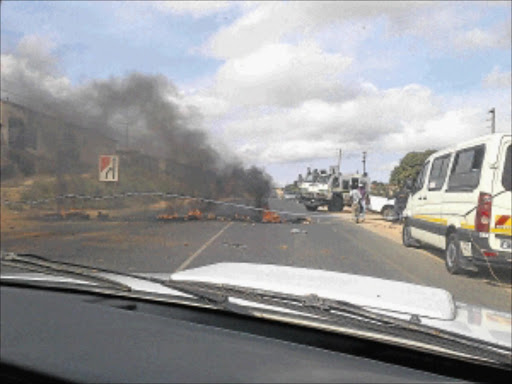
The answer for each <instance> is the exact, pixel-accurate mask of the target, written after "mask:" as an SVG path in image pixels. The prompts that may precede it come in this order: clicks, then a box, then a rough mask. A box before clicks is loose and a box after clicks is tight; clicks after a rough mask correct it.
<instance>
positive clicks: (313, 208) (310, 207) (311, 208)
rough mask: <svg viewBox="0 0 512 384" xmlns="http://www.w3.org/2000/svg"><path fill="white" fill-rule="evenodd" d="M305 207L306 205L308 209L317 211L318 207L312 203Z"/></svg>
mask: <svg viewBox="0 0 512 384" xmlns="http://www.w3.org/2000/svg"><path fill="white" fill-rule="evenodd" d="M305 207H306V209H307V210H308V211H310V212H315V211H316V209H317V207H315V206H312V205H306V206H305Z"/></svg>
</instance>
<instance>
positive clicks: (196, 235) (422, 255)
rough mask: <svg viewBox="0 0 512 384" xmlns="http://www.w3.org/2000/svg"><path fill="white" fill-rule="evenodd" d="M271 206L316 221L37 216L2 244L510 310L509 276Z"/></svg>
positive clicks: (86, 260) (134, 265)
mask: <svg viewBox="0 0 512 384" xmlns="http://www.w3.org/2000/svg"><path fill="white" fill-rule="evenodd" d="M271 208H273V209H276V210H280V211H288V212H293V213H296V214H300V213H303V214H304V216H307V217H311V218H312V222H311V223H310V224H293V223H284V224H268V223H248V222H239V221H185V222H161V221H156V220H154V219H153V220H146V221H144V220H136V221H98V220H90V221H69V222H62V221H55V222H40V224H39V225H38V226H33V227H31V228H30V230H29V231H27V229H24V232H23V233H17V232H16V231H13V232H10V233H9V235H4V234H2V249H3V250H9V251H14V252H19V253H21V252H31V253H36V254H39V255H43V256H47V257H51V258H54V259H58V260H66V261H71V262H75V263H82V264H87V265H94V266H101V267H103V268H109V269H115V270H122V271H127V272H169V274H171V273H172V272H175V271H177V270H183V269H187V268H194V267H199V266H203V265H207V264H211V263H218V262H246V263H266V264H278V265H287V266H297V267H304V268H315V269H323V270H329V271H340V272H346V273H354V274H360V275H367V276H374V277H380V278H385V279H392V280H400V281H405V282H410V283H416V284H421V285H426V286H433V287H439V288H444V289H447V290H448V291H450V292H451V293H452V294H453V296H454V297H455V299H456V300H459V301H463V302H467V303H471V304H476V305H483V306H486V307H489V308H493V309H498V310H502V311H507V312H511V289H510V277H509V278H508V281H507V278H506V277H507V276H505V285H500V284H496V283H495V281H494V280H493V277H492V276H491V275H490V274H489V273H486V272H485V271H484V272H482V273H479V274H476V275H474V274H473V275H462V276H452V275H450V274H449V273H448V272H447V271H446V268H445V266H444V261H443V260H442V258H441V257H440V254H439V253H438V252H437V253H436V252H425V251H418V250H414V249H409V248H405V247H403V246H402V245H401V244H398V243H396V242H395V241H392V240H389V239H388V238H385V237H382V236H380V235H378V234H376V233H373V232H370V231H368V230H366V229H364V228H362V227H361V226H358V225H356V224H354V223H352V222H351V221H350V220H349V219H348V217H347V216H348V215H340V214H329V213H327V212H317V213H311V212H306V211H305V210H304V208H303V207H302V206H301V205H299V204H298V203H297V202H295V201H293V200H278V199H273V200H271ZM507 275H508V274H507ZM500 276H501V277H502V278H503V274H501V275H500ZM404 294H407V292H404Z"/></svg>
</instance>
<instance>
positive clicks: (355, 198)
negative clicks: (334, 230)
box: [350, 188, 362, 223]
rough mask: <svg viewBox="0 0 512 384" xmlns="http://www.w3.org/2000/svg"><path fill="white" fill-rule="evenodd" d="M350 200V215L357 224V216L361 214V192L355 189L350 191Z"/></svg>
mask: <svg viewBox="0 0 512 384" xmlns="http://www.w3.org/2000/svg"><path fill="white" fill-rule="evenodd" d="M350 199H351V200H352V214H353V216H354V220H355V222H356V223H358V222H359V216H360V214H361V200H362V196H361V192H360V191H359V189H357V188H353V189H352V190H351V191H350Z"/></svg>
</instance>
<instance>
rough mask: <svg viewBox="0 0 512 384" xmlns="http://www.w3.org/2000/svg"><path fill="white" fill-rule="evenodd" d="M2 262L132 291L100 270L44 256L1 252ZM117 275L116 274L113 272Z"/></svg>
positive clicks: (15, 266)
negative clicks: (102, 273)
mask: <svg viewBox="0 0 512 384" xmlns="http://www.w3.org/2000/svg"><path fill="white" fill-rule="evenodd" d="M0 260H1V262H2V264H4V265H7V266H11V267H14V268H18V269H24V270H28V271H32V272H39V273H43V274H50V275H56V276H60V277H62V275H66V276H71V277H75V278H77V279H80V280H89V281H92V282H94V283H96V284H98V283H99V284H100V285H101V286H108V287H109V288H115V289H119V290H122V291H127V292H129V291H131V290H132V288H131V287H130V286H129V285H127V284H124V283H121V282H119V281H116V280H114V279H110V278H108V277H106V276H103V275H101V274H99V273H98V272H100V271H99V270H97V269H95V268H92V267H87V266H82V265H79V264H72V263H66V262H61V261H53V260H50V259H47V258H45V257H42V256H37V255H32V254H17V253H13V252H3V251H2V252H1V259H0ZM113 273H115V272H113Z"/></svg>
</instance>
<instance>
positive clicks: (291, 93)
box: [1, 1, 511, 184]
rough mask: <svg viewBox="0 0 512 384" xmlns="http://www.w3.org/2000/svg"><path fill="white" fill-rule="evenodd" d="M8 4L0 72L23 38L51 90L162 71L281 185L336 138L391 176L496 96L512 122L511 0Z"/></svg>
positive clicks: (331, 155) (329, 151)
mask: <svg viewBox="0 0 512 384" xmlns="http://www.w3.org/2000/svg"><path fill="white" fill-rule="evenodd" d="M1 11H2V12H1V43H2V46H1V53H2V78H3V79H9V74H10V73H11V72H12V71H13V68H17V70H19V68H24V67H23V66H20V65H19V63H20V60H21V59H20V57H19V56H20V51H21V49H20V47H24V52H27V51H33V52H37V53H38V54H39V55H40V56H42V57H46V58H51V59H50V60H53V61H52V62H54V63H55V64H56V69H55V70H54V71H50V72H49V71H46V72H44V73H41V74H40V76H42V77H41V79H42V80H43V82H44V83H45V84H46V83H48V84H54V85H53V86H56V85H55V84H59V86H60V87H68V88H73V87H77V86H80V85H81V84H87V83H88V82H90V81H93V80H95V79H107V78H110V77H112V76H124V75H126V74H128V73H131V72H134V71H137V72H142V73H147V74H163V75H165V76H166V77H168V78H169V79H170V80H171V81H172V82H173V83H174V84H176V85H177V87H178V89H179V90H180V92H181V99H180V100H179V102H180V103H184V104H186V105H194V106H196V107H197V108H198V109H199V110H200V111H201V112H202V114H203V116H204V120H203V127H202V129H204V130H205V131H207V132H208V133H209V134H210V136H211V138H212V142H213V143H214V144H215V145H218V147H219V148H226V147H227V148H228V149H229V150H230V151H231V152H234V153H235V154H236V155H237V156H239V157H240V158H241V159H242V160H243V161H244V162H245V163H246V164H247V165H249V164H257V165H260V166H263V167H265V169H266V170H267V171H268V172H269V173H270V174H271V175H272V176H274V178H275V179H276V181H277V182H278V183H280V184H283V183H286V182H290V181H292V180H293V179H294V178H295V177H296V176H297V174H298V173H300V172H304V171H305V167H306V166H307V165H311V166H313V167H328V165H330V164H335V163H336V149H337V148H340V147H341V148H342V149H343V151H344V153H345V154H346V157H344V160H343V166H342V168H343V170H345V171H346V172H353V171H355V170H357V169H359V170H360V169H361V163H360V157H361V156H360V154H361V152H362V151H363V150H366V151H368V152H369V156H368V170H369V172H370V174H371V175H372V177H373V178H374V179H378V180H383V181H386V180H387V178H388V176H389V172H390V170H391V169H392V167H393V166H394V165H396V164H397V163H398V161H399V159H400V158H401V157H402V156H403V155H404V154H405V153H407V152H408V151H409V150H424V149H428V148H441V147H443V146H446V145H450V144H452V143H453V142H456V141H457V140H460V139H466V138H471V137H474V136H475V135H478V134H481V133H482V132H484V131H485V129H486V124H488V123H487V122H486V121H485V119H486V118H487V117H488V116H487V115H486V112H487V110H488V109H489V108H490V107H496V109H497V126H498V130H499V131H509V130H510V128H511V125H510V124H511V108H510V105H511V100H510V94H511V75H510V71H511V42H510V38H511V37H510V30H511V16H510V15H511V3H510V2H506V1H501V2H432V3H430V2H419V3H414V2H405V3H401V2H396V1H392V2H373V3H372V2H329V3H327V2H324V3H322V2H293V3H292V2H280V3H278V2H264V3H257V2H235V3H225V2H199V3H194V2H131V1H130V2H102V1H93V2H86V1H80V2H64V1H57V2H22V1H13V2H10V1H4V2H2V5H1ZM31 47H33V49H32V48H31ZM34 55H35V53H34ZM6 83H7V82H6ZM2 88H3V89H4V88H7V87H6V86H3V87H2ZM58 91H61V92H64V91H65V90H63V89H60V90H55V92H58Z"/></svg>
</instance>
